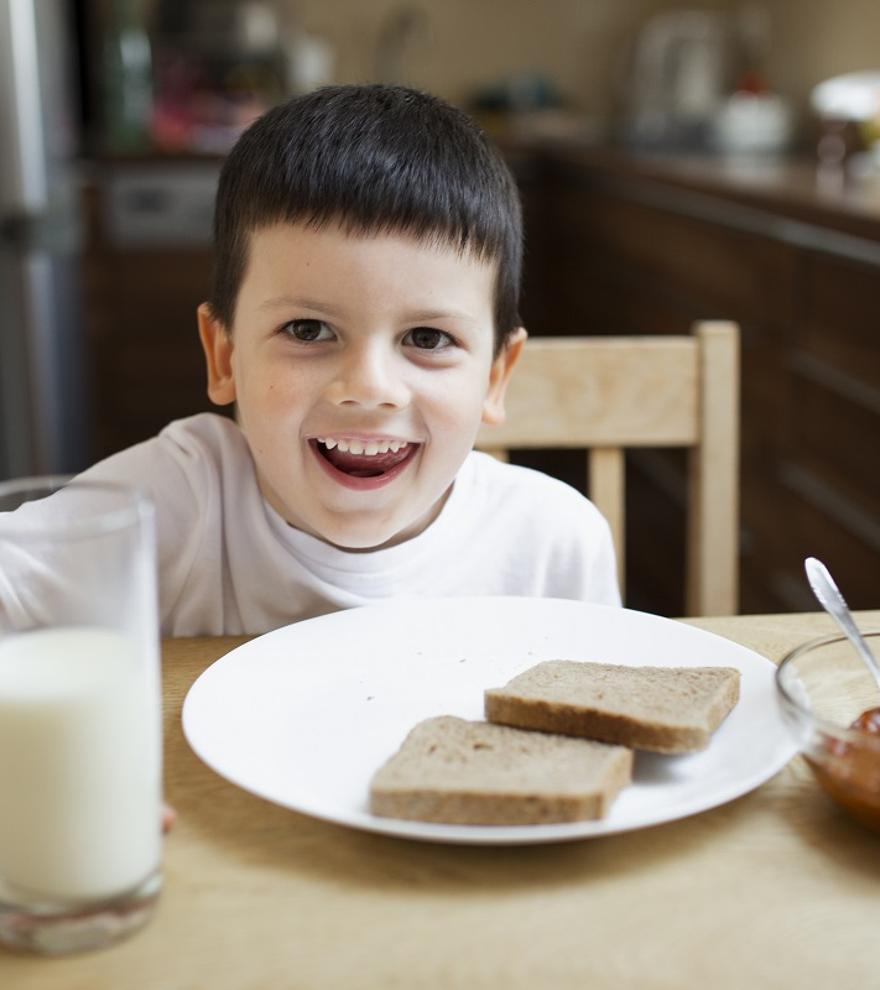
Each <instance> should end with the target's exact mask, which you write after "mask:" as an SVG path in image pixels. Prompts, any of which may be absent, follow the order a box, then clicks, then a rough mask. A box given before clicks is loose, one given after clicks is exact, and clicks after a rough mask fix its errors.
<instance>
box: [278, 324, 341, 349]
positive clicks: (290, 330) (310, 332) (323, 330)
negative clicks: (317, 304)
mask: <svg viewBox="0 0 880 990" xmlns="http://www.w3.org/2000/svg"><path fill="white" fill-rule="evenodd" d="M281 331H282V333H285V334H287V335H288V336H289V337H293V338H294V339H295V340H299V341H302V343H304V344H310V343H312V341H316V340H318V341H319V340H332V339H333V333H332V331H331V330H330V327H328V326H327V324H326V323H325V322H324V321H323V320H291V321H290V322H289V323H285V324H284V326H283V327H282V328H281Z"/></svg>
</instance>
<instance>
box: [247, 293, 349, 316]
mask: <svg viewBox="0 0 880 990" xmlns="http://www.w3.org/2000/svg"><path fill="white" fill-rule="evenodd" d="M282 306H299V307H300V308H302V309H312V310H316V311H318V312H321V313H331V314H336V313H338V312H339V310H337V309H336V308H335V307H334V306H332V305H331V304H329V303H324V302H318V301H317V300H315V299H304V298H302V297H298V296H287V295H284V296H273V297H272V298H271V299H266V300H264V301H263V302H261V303H260V305H259V306H258V307H257V309H261V310H263V309H279V308H280V307H282Z"/></svg>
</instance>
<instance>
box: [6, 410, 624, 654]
mask: <svg viewBox="0 0 880 990" xmlns="http://www.w3.org/2000/svg"><path fill="white" fill-rule="evenodd" d="M81 477H82V478H86V479H91V480H105V481H118V482H124V483H126V484H130V485H135V486H137V487H139V488H140V489H142V490H143V491H145V492H146V493H147V494H148V495H149V496H150V498H151V499H152V500H153V502H154V504H155V507H156V528H157V539H158V548H157V549H158V566H159V608H160V616H161V627H162V634H163V635H165V636H195V635H220V634H245V633H263V632H266V631H268V630H270V629H275V628H278V627H279V626H283V625H286V624H288V623H290V622H295V621H297V620H299V619H307V618H311V617H313V616H317V615H324V614H326V613H328V612H334V611H337V610H339V609H343V608H351V607H353V606H357V605H367V604H370V603H371V602H376V601H380V600H382V599H386V598H405V597H449V596H460V595H524V596H529V597H545V598H546V597H551V598H570V599H577V600H580V601H589V602H600V603H604V604H610V605H619V604H620V593H619V590H618V586H617V577H616V571H615V563H614V551H613V547H612V542H611V535H610V531H609V528H608V525H607V523H606V522H605V520H604V519H603V517H602V516H601V515H600V513H599V512H598V510H597V509H596V508H595V506H593V504H592V503H591V502H589V501H588V500H587V499H585V498H584V497H583V496H582V495H581V494H580V493H579V492H577V491H575V489H573V488H571V487H570V486H568V485H566V484H564V483H563V482H561V481H558V480H556V479H554V478H551V477H550V476H548V475H545V474H542V473H540V472H538V471H532V470H530V469H528V468H523V467H516V466H512V465H509V464H503V463H501V462H499V461H497V460H495V459H494V458H492V457H489V456H488V455H486V454H482V453H478V452H472V453H471V454H469V455H468V457H467V459H466V460H465V462H464V464H463V465H462V467H461V470H460V471H459V473H458V476H457V477H456V479H455V483H454V485H453V488H452V492H451V494H450V496H449V498H448V499H447V500H446V504H445V505H444V506H443V509H442V511H441V512H440V514H439V515H438V516H437V518H436V519H435V520H434V522H432V523H431V525H430V526H428V527H427V529H425V530H424V531H423V532H422V533H420V534H419V535H418V536H416V537H414V538H412V539H410V540H407V541H406V542H404V543H401V544H398V545H397V546H393V547H389V548H387V549H382V550H372V551H361V552H352V551H347V550H342V549H340V548H338V547H334V546H331V545H329V544H327V543H324V542H323V541H321V540H319V539H317V538H316V537H314V536H311V535H309V534H308V533H304V532H302V531H300V530H297V529H294V528H293V527H292V526H290V525H289V524H288V523H286V522H285V521H284V519H282V518H281V516H279V515H278V513H277V512H275V510H274V509H272V508H271V506H269V505H268V504H267V502H266V501H265V500H264V498H263V496H262V494H261V493H260V490H259V488H258V486H257V481H256V476H255V474H254V469H253V462H252V460H251V456H250V452H249V450H248V447H247V444H246V442H245V439H244V437H243V435H242V433H241V431H240V430H239V429H238V427H237V426H236V424H235V423H234V422H232V421H231V420H229V419H226V418H225V417H222V416H218V415H214V414H211V413H204V414H201V415H198V416H193V417H190V418H189V419H183V420H178V421H176V422H174V423H171V424H170V425H169V426H168V427H166V428H165V429H164V430H163V431H162V432H161V433H160V434H159V435H158V436H157V437H154V438H153V439H151V440H147V441H145V442H144V443H141V444H138V445H136V446H134V447H130V448H129V449H127V450H124V451H121V452H120V453H118V454H114V455H113V456H112V457H109V458H107V459H106V460H104V461H101V462H100V463H99V464H96V465H95V466H94V467H92V468H90V469H89V470H88V471H86V472H84V473H83V475H81ZM4 586H5V591H4V592H3V593H4V594H7V595H9V594H12V595H14V593H15V582H14V580H13V581H8V582H3V581H0V588H2V587H4ZM8 604H9V603H8ZM19 606H20V603H16V602H14V601H13V602H12V603H11V607H12V608H16V607H19Z"/></svg>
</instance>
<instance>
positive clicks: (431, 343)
mask: <svg viewBox="0 0 880 990" xmlns="http://www.w3.org/2000/svg"><path fill="white" fill-rule="evenodd" d="M403 342H404V343H405V344H410V345H412V346H413V347H417V348H419V350H423V351H439V350H442V349H443V348H446V347H449V346H450V345H451V344H452V343H453V340H452V337H450V335H449V334H448V333H446V332H444V331H443V330H434V329H432V328H431V327H416V328H415V329H413V330H410V331H409V332H408V333H407V334H406V336H405V337H404V338H403Z"/></svg>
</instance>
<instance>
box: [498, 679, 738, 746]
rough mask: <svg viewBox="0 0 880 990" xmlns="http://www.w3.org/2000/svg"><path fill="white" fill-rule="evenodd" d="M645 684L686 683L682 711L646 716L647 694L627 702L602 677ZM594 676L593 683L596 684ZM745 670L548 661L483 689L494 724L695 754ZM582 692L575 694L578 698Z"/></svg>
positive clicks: (669, 686) (733, 697)
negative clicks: (608, 693)
mask: <svg viewBox="0 0 880 990" xmlns="http://www.w3.org/2000/svg"><path fill="white" fill-rule="evenodd" d="M618 671H619V672H620V673H619V677H620V678H622V679H623V678H625V679H627V680H629V681H634V680H635V681H638V679H639V678H641V679H642V681H643V682H644V683H643V684H642V685H639V687H640V688H641V689H642V690H649V689H650V684H651V680H652V679H654V680H655V686H656V685H660V686H662V688H663V690H664V691H665V692H666V693H667V694H669V693H670V692H671V693H672V694H673V696H674V693H675V691H676V680H678V681H679V682H680V683H681V688H680V690H681V692H682V696H683V697H682V702H681V705H680V706H679V707H680V709H681V710H680V711H678V712H662V711H658V712H654V713H651V714H646V712H645V711H644V710H643V709H644V707H645V703H644V702H643V701H642V700H639V701H638V702H636V701H635V700H634V701H633V702H632V703H631V704H627V700H626V699H625V698H624V699H622V700H621V698H620V697H615V698H614V699H613V702H610V701H607V700H606V698H605V694H604V692H603V689H602V683H600V681H599V679H600V677H601V678H603V679H604V680H605V683H606V684H607V683H608V678H611V679H612V680H613V678H614V677H615V674H616V672H618ZM594 681H595V682H596V683H595V685H594V683H593V682H594ZM700 681H704V682H705V683H704V684H703V685H702V687H703V688H704V690H702V691H701V692H700V693H699V694H698V696H697V697H696V698H695V699H688V697H687V694H688V692H693V689H694V687H693V686H694V683H695V682H696V683H698V684H699V682H700ZM739 684H740V675H739V671H738V670H736V669H735V668H732V667H681V668H664V667H638V668H633V667H623V666H620V665H614V664H591V663H589V662H586V661H584V662H580V661H564V660H560V661H545V662H544V663H541V664H537V665H536V666H535V667H531V668H529V670H527V671H525V672H524V673H522V674H519V675H518V676H517V677H515V678H513V679H512V680H511V681H510V682H509V683H508V684H507V685H506V686H505V687H502V688H490V689H489V690H487V691H486V692H485V694H484V707H485V715H486V718H487V719H488V720H489V721H490V722H495V723H498V724H502V725H511V726H516V727H517V728H521V729H531V730H537V731H541V732H556V733H560V734H561V735H568V736H577V737H581V738H585V739H599V740H601V741H603V742H607V743H615V744H617V745H622V746H628V747H631V748H633V749H643V750H648V751H650V752H654V753H665V754H679V753H692V752H697V751H699V750H701V749H705V747H706V746H708V744H709V742H710V740H711V738H712V734H713V733H714V732H715V730H716V729H717V728H718V726H719V725H720V724H721V722H722V721H723V720H724V719H725V718H726V717H727V715H728V714H729V712H730V711H731V709H732V708H733V707H734V705H735V704H736V703H737V701H738V699H739ZM574 695H577V697H576V699H575V698H574V697H573V696H574Z"/></svg>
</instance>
